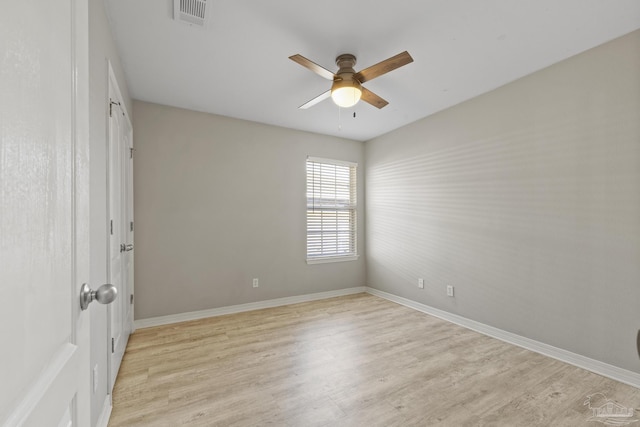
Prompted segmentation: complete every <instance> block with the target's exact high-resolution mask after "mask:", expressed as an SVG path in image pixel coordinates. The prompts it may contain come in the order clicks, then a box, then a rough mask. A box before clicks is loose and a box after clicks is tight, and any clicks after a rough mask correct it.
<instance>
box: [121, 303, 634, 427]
mask: <svg viewBox="0 0 640 427" xmlns="http://www.w3.org/2000/svg"><path fill="white" fill-rule="evenodd" d="M598 392H600V393H603V394H604V395H606V397H607V398H608V399H611V400H613V401H616V402H618V403H620V404H621V405H626V406H627V407H631V408H636V411H637V415H640V410H639V409H638V408H639V407H640V390H638V389H636V388H633V387H630V386H627V385H624V384H621V383H618V382H616V381H613V380H609V379H607V378H603V377H601V376H599V375H596V374H593V373H591V372H588V371H585V370H582V369H580V368H576V367H574V366H571V365H568V364H565V363H562V362H559V361H557V360H555V359H551V358H548V357H545V356H542V355H540V354H537V353H533V352H530V351H528V350H524V349H522V348H520V347H516V346H512V345H510V344H507V343H504V342H502V341H499V340H496V339H493V338H490V337H486V336H484V335H481V334H478V333H476V332H473V331H471V330H468V329H464V328H462V327H459V326H457V325H453V324H451V323H448V322H446V321H443V320H441V319H438V318H435V317H432V316H428V315H426V314H423V313H420V312H417V311H414V310H411V309H408V308H406V307H403V306H400V305H397V304H394V303H392V302H389V301H386V300H384V299H381V298H378V297H375V296H372V295H368V294H357V295H350V296H345V297H339V298H331V299H327V300H321V301H312V302H306V303H301V304H295V305H289V306H284V307H275V308H270V309H264V310H256V311H252V312H246V313H238V314H231V315H225V316H218V317H213V318H209V319H200V320H195V321H191V322H183V323H179V324H174V325H166V326H159V327H154V328H146V329H141V330H138V331H136V332H135V333H134V334H133V335H132V336H131V338H130V342H129V345H128V346H127V350H126V353H125V356H124V359H123V361H122V366H121V368H120V373H119V375H118V379H117V381H116V385H115V388H114V393H113V411H112V415H111V420H110V422H109V425H110V426H111V427H120V426H127V427H130V426H187V425H188V426H196V427H198V426H225V427H226V426H262V425H265V426H266V425H273V426H305V427H306V426H367V427H370V426H428V425H442V426H483V425H484V426H519V425H522V426H549V425H554V426H555V425H558V426H577V425H588V424H587V419H588V418H589V416H590V415H591V411H590V409H589V408H588V407H587V406H585V405H584V404H583V403H584V401H585V399H586V398H587V396H589V395H591V394H594V393H598ZM589 424H591V423H589Z"/></svg>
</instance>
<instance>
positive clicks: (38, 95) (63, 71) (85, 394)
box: [0, 0, 90, 427]
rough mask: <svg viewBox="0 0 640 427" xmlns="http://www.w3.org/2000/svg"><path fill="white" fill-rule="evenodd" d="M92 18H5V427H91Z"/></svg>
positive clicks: (7, 7) (62, 12) (0, 155)
mask: <svg viewBox="0 0 640 427" xmlns="http://www.w3.org/2000/svg"><path fill="white" fill-rule="evenodd" d="M87 14H88V10H87V4H86V2H83V1H79V0H28V1H12V2H5V3H3V5H2V13H0V29H1V30H0V52H1V54H0V94H2V95H1V96H0V165H1V167H0V292H1V294H0V336H1V337H2V351H0V378H1V380H0V424H2V425H5V426H23V425H24V426H38V427H41V426H69V425H77V426H88V425H89V423H90V413H89V407H90V404H89V403H90V402H89V396H90V394H89V392H90V376H89V345H90V338H89V330H90V329H89V316H88V314H87V312H82V311H81V310H80V307H79V305H80V304H79V291H80V287H81V285H82V283H83V282H84V281H87V280H88V277H89V275H88V273H89V258H88V254H89V236H88V229H89V193H88V189H89V153H88V74H87V73H88V28H87V25H88V15H87Z"/></svg>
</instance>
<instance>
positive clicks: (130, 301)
mask: <svg viewBox="0 0 640 427" xmlns="http://www.w3.org/2000/svg"><path fill="white" fill-rule="evenodd" d="M129 304H133V294H131V295H130V297H129Z"/></svg>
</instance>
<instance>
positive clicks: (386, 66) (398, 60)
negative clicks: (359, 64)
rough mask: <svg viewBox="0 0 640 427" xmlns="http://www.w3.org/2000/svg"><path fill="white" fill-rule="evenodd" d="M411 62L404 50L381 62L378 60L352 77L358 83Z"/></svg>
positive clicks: (411, 59) (409, 56)
mask: <svg viewBox="0 0 640 427" xmlns="http://www.w3.org/2000/svg"><path fill="white" fill-rule="evenodd" d="M412 62H413V58H412V57H411V55H409V52H407V51H406V50H405V51H404V52H402V53H399V54H397V55H396V56H392V57H391V58H389V59H385V60H384V61H382V62H378V63H377V64H375V65H372V66H371V67H368V68H365V69H364V70H361V71H359V72H357V73H356V74H354V77H355V78H356V79H358V81H359V82H360V83H364V82H368V81H369V80H373V79H375V78H376V77H380V76H381V75H383V74H386V73H388V72H389V71H393V70H395V69H396V68H400V67H402V66H403V65H407V64H410V63H412Z"/></svg>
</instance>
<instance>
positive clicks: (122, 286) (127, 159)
mask: <svg viewBox="0 0 640 427" xmlns="http://www.w3.org/2000/svg"><path fill="white" fill-rule="evenodd" d="M109 98H110V109H109V110H110V111H109V115H110V117H109V180H108V182H109V218H110V238H109V283H111V284H113V285H115V286H116V288H117V289H118V294H119V295H120V297H119V298H118V299H117V300H116V301H115V302H114V303H113V304H111V305H110V307H109V318H110V322H109V324H110V335H109V336H110V337H111V343H110V344H111V345H110V349H111V355H110V361H111V362H110V369H109V371H110V374H109V377H110V378H109V384H110V389H109V391H111V390H112V389H113V385H114V384H115V380H116V376H117V375H118V370H119V368H120V363H121V362H122V357H123V356H124V351H125V348H126V345H127V341H128V339H129V335H130V334H131V329H132V325H133V316H132V310H131V305H132V303H133V300H132V295H133V278H132V275H133V262H132V260H133V225H132V224H133V223H132V221H133V191H132V189H133V183H132V167H133V166H132V164H133V162H132V157H133V156H132V150H131V149H132V148H133V147H132V145H131V133H132V132H131V125H130V122H129V119H128V116H127V114H126V111H125V109H124V106H123V102H122V99H121V96H120V91H119V89H118V86H117V82H116V81H115V77H114V76H113V73H112V72H111V70H110V79H109Z"/></svg>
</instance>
